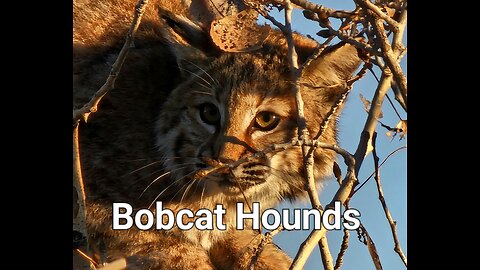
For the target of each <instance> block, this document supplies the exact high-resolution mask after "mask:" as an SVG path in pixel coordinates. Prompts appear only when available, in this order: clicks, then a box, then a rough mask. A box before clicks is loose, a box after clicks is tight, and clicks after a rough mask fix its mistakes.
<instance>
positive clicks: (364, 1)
mask: <svg viewBox="0 0 480 270" xmlns="http://www.w3.org/2000/svg"><path fill="white" fill-rule="evenodd" d="M354 1H355V3H357V4H358V5H359V6H361V7H362V8H366V9H369V10H371V11H372V12H374V13H375V14H376V15H377V16H378V17H380V18H381V19H383V20H384V21H386V22H387V23H388V24H389V25H390V26H391V27H392V28H393V32H398V31H399V30H398V29H399V23H398V22H397V21H395V20H394V19H393V18H391V17H390V16H388V15H387V14H385V13H384V12H383V11H382V10H381V9H380V8H379V7H378V6H376V5H375V4H373V3H372V2H370V1H369V0H354Z"/></svg>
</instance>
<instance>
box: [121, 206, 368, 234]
mask: <svg viewBox="0 0 480 270" xmlns="http://www.w3.org/2000/svg"><path fill="white" fill-rule="evenodd" d="M252 207H253V208H252V211H251V212H250V211H248V212H247V213H246V212H245V208H244V205H243V203H240V202H239V203H237V209H236V210H237V211H236V228H237V229H238V230H243V229H244V223H245V222H248V224H250V223H251V226H252V229H254V230H258V229H260V224H261V225H262V227H263V228H265V229H267V230H274V229H276V228H278V227H279V226H280V225H281V226H283V227H284V228H285V229H286V230H310V229H311V228H312V225H313V228H315V229H317V230H318V229H321V226H322V224H323V226H324V227H325V229H327V230H340V229H341V226H342V225H343V227H344V228H345V229H348V230H355V229H357V228H358V227H359V226H360V221H359V220H358V219H357V218H358V217H360V212H359V211H358V210H356V209H352V208H350V209H347V210H345V211H344V212H343V214H341V203H340V202H338V201H336V202H335V206H334V207H333V209H327V210H325V211H324V212H323V213H320V211H319V210H318V209H282V211H281V213H279V212H278V211H277V210H276V209H266V210H265V211H263V213H260V204H259V203H258V202H256V203H255V202H254V203H253V205H252ZM247 210H248V207H247ZM225 213H226V210H225V209H224V208H223V206H222V205H221V204H217V205H216V207H215V209H214V210H213V211H211V210H210V209H199V210H197V211H195V212H194V211H192V210H190V209H181V210H179V211H177V212H176V213H174V212H173V211H172V210H170V209H168V208H163V205H162V202H157V203H156V209H155V214H154V213H153V212H152V211H151V210H149V209H140V210H138V211H136V213H135V215H133V208H132V206H131V205H130V204H128V203H114V204H113V229H114V230H126V229H130V228H131V227H132V226H133V225H135V226H136V227H137V228H138V229H140V230H149V229H151V228H152V227H153V225H154V223H155V228H156V229H157V230H170V229H172V228H174V227H175V226H176V227H178V228H179V229H180V230H190V229H192V228H193V227H194V226H195V228H197V229H198V230H202V231H203V230H213V229H214V226H215V227H216V229H217V230H226V229H227V228H226V225H225V221H224V216H225ZM342 219H343V222H341V221H342ZM248 227H250V226H248Z"/></svg>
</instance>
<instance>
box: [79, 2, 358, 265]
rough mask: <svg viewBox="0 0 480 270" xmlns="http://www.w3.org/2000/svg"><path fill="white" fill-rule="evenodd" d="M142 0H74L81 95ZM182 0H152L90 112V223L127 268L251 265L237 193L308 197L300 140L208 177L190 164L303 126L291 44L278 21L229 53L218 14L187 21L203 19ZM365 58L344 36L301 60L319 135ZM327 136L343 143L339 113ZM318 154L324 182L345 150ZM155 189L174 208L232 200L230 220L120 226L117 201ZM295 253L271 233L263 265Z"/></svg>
mask: <svg viewBox="0 0 480 270" xmlns="http://www.w3.org/2000/svg"><path fill="white" fill-rule="evenodd" d="M136 2H137V1H136V0H108V1H100V0H98V1H97V0H90V1H88V0H85V1H81V0H76V1H74V6H73V7H74V33H73V34H74V35H73V40H74V47H73V59H74V106H75V108H79V107H80V106H82V105H83V104H85V103H86V102H87V101H88V100H89V98H90V97H91V96H92V95H93V93H94V92H95V91H96V90H97V89H98V88H99V87H100V86H101V85H102V84H103V82H104V81H105V78H106V77H107V75H108V73H109V71H110V67H111V65H112V64H113V62H114V61H115V59H116V56H117V54H118V52H119V51H120V49H121V47H122V45H123V42H124V37H125V34H126V32H127V30H128V28H129V25H130V22H131V18H132V12H133V10H134V6H135V4H136ZM182 3H183V2H180V1H150V3H149V4H148V6H147V10H146V12H145V14H144V17H143V20H142V23H141V25H140V28H139V30H138V33H137V36H136V39H135V47H134V48H132V49H131V50H130V53H129V56H128V57H127V59H126V61H125V63H124V67H123V69H122V71H121V72H120V73H119V74H118V80H117V82H116V85H115V88H114V89H113V90H112V91H111V92H110V93H108V95H107V96H105V97H104V99H103V100H102V102H101V103H100V106H99V110H98V112H97V113H95V114H93V115H92V116H91V117H90V119H89V121H88V123H87V124H83V123H81V124H80V125H81V126H80V129H79V130H80V151H81V162H82V166H83V172H84V178H85V188H86V194H87V223H88V224H87V226H88V228H89V230H90V231H91V232H93V233H94V234H93V239H94V240H95V241H98V243H101V244H100V245H99V246H102V245H103V247H104V249H105V250H106V251H107V253H108V256H109V259H110V260H113V259H115V258H119V257H126V258H127V261H128V264H129V267H134V266H136V267H138V269H246V268H247V267H248V265H249V262H250V260H249V258H250V257H249V254H251V253H249V250H250V249H249V248H250V247H251V245H252V243H254V242H255V241H257V240H258V237H256V236H258V233H257V232H256V231H254V230H236V229H235V226H234V225H235V222H234V218H235V215H236V213H235V211H236V209H235V204H236V202H245V200H247V201H248V203H252V202H259V203H260V205H261V209H265V208H269V207H274V206H275V205H276V204H277V203H278V202H280V201H281V200H284V199H288V200H294V199H296V198H302V197H305V196H306V192H305V191H304V178H303V175H304V169H303V163H302V162H303V161H302V154H301V149H300V148H299V147H293V148H290V149H287V150H285V151H279V152H271V153H268V154H266V155H264V156H260V157H259V158H256V159H253V160H249V161H247V162H244V163H241V164H239V165H238V166H235V167H232V168H230V169H229V170H219V171H216V172H214V173H211V174H209V175H207V176H205V177H204V178H201V179H197V178H193V177H192V175H193V174H194V173H195V172H196V171H198V170H200V169H203V168H207V167H210V166H215V165H218V164H228V163H232V162H235V161H237V160H239V159H240V158H242V157H245V156H249V155H251V154H253V153H256V152H258V151H261V150H262V149H264V148H266V147H268V146H269V145H271V144H277V143H285V142H289V141H290V140H291V139H292V138H293V137H294V136H297V113H296V105H295V98H294V93H293V92H292V90H291V89H292V83H291V79H290V70H289V66H288V59H287V44H286V40H285V38H284V36H283V35H282V34H281V32H279V31H276V30H275V31H273V30H272V31H271V33H270V34H269V36H268V38H267V39H266V40H265V42H264V43H263V45H262V46H261V48H260V49H258V50H255V51H251V52H242V53H227V52H223V51H221V50H220V49H218V48H217V47H216V46H215V45H214V44H213V43H212V41H211V40H210V36H209V34H208V27H205V26H204V25H201V26H200V27H198V26H197V27H189V26H192V25H195V22H194V21H191V20H190V19H189V14H188V9H187V8H186V7H185V6H184V5H183V4H182ZM190 17H191V16H190ZM187 28H188V29H187ZM192 31H194V32H192ZM295 44H296V49H297V51H298V55H299V64H302V63H303V62H305V61H306V60H307V58H308V57H309V56H311V55H312V54H313V53H314V52H315V51H316V46H317V45H316V43H315V42H313V41H312V40H310V39H308V38H305V37H303V36H301V35H298V34H295ZM360 63H361V60H360V58H359V56H358V53H357V50H356V49H355V48H354V47H353V46H351V45H348V44H344V43H341V44H338V45H336V46H333V47H329V48H327V49H326V50H324V52H323V53H322V54H321V55H320V56H318V57H316V58H315V59H313V61H312V63H311V65H309V66H308V68H307V69H306V70H305V71H304V72H303V75H302V77H301V79H300V85H301V93H302V95H303V99H304V102H305V105H304V108H305V116H306V121H307V125H308V128H309V131H310V133H311V134H316V133H317V132H318V130H319V126H320V123H321V122H322V119H323V117H325V115H326V114H327V112H328V111H329V109H330V107H331V106H332V104H333V103H334V102H335V101H336V99H337V98H338V96H339V95H340V94H342V93H343V92H344V91H345V85H346V84H345V81H346V80H347V79H348V78H350V77H351V76H352V74H353V72H354V71H355V70H356V69H357V68H358V66H359V65H360ZM321 140H322V141H325V142H328V143H335V142H336V128H335V121H330V124H329V127H328V129H327V130H326V132H325V133H324V134H323V135H322V138H321ZM314 157H315V164H314V175H315V178H316V179H317V181H318V182H319V183H320V181H321V180H322V179H324V178H325V177H326V176H328V175H329V174H330V171H331V168H332V165H333V162H334V159H335V153H334V152H332V151H329V150H322V149H318V150H317V151H316V152H315V153H314ZM157 200H159V201H162V202H163V205H164V207H165V208H169V209H171V210H173V211H178V210H180V209H182V208H189V209H191V210H192V211H196V210H198V209H201V208H206V209H213V208H214V207H215V205H216V204H222V205H223V207H224V208H225V209H226V216H225V223H226V225H227V229H226V230H225V231H220V230H211V231H199V230H197V229H195V228H193V229H191V230H187V231H182V230H180V229H178V228H173V229H172V230H167V231H161V230H155V229H152V230H146V231H142V230H139V229H134V228H135V227H133V228H132V229H129V230H113V229H112V203H114V202H126V203H129V204H131V205H132V206H133V207H134V209H139V208H148V207H151V206H152V205H155V204H154V203H153V202H155V201H157ZM247 228H248V226H247ZM290 263H291V259H290V258H289V257H288V256H287V255H286V254H285V253H284V252H282V251H281V250H280V249H279V248H278V247H276V246H275V245H274V244H268V245H267V246H266V247H265V249H264V250H263V252H262V253H261V255H260V257H259V258H258V260H257V262H256V264H255V269H288V267H289V266H290Z"/></svg>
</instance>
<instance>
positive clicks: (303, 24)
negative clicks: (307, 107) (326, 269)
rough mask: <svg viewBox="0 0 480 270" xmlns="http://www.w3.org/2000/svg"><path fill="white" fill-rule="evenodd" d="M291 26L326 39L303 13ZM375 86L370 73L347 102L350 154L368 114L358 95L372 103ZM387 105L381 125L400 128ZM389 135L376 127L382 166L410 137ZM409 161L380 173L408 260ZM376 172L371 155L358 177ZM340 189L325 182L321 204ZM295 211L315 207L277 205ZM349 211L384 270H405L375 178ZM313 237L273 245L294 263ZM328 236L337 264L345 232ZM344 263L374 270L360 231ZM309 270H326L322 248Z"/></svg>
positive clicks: (337, 4) (288, 235) (297, 234)
mask: <svg viewBox="0 0 480 270" xmlns="http://www.w3.org/2000/svg"><path fill="white" fill-rule="evenodd" d="M311 2H314V3H317V4H322V5H324V6H326V7H330V8H335V9H346V10H352V9H353V8H354V7H355V5H354V2H353V1H334V0H326V1H318V0H316V1H311ZM271 15H273V16H274V17H276V18H277V19H278V20H279V21H280V22H283V12H272V13H271ZM260 22H264V20H260ZM333 22H334V21H333ZM292 27H293V30H295V31H297V32H300V33H302V34H309V35H311V36H312V37H315V38H317V40H318V41H320V42H321V41H322V40H323V39H322V38H321V37H318V36H316V35H315V33H316V32H318V31H319V30H320V28H319V26H318V24H317V23H315V22H312V21H309V20H307V19H305V18H304V17H303V15H302V14H301V12H300V11H298V10H295V12H294V14H293V17H292ZM404 44H405V45H406V38H405V39H404ZM401 66H402V69H403V70H404V72H406V70H407V69H406V57H404V59H403V60H402V62H401ZM376 75H377V76H378V77H380V72H379V71H378V70H377V71H376ZM376 86H377V82H376V80H375V78H374V77H373V76H372V75H371V73H368V74H367V76H366V77H365V78H363V79H362V80H360V81H358V82H357V83H356V84H355V85H354V88H353V89H352V92H351V93H350V96H349V98H348V99H347V102H346V105H345V108H344V110H343V113H342V116H341V118H340V121H339V131H340V142H339V144H340V146H341V147H342V148H344V149H346V150H348V151H349V152H351V153H354V152H355V150H356V147H357V144H358V141H359V138H360V133H361V131H362V129H363V126H364V124H365V120H366V118H367V113H366V112H365V111H364V109H363V103H362V102H361V100H360V97H359V95H360V94H362V95H363V96H364V97H365V98H366V99H368V100H370V101H371V100H372V97H373V94H374V92H375V89H376ZM388 94H389V96H390V97H391V98H392V100H393V101H394V104H395V106H396V107H397V110H398V111H399V112H400V115H401V117H402V118H403V119H407V117H406V113H405V112H404V111H403V110H402V109H401V107H400V106H399V105H398V104H396V102H395V100H394V99H393V97H394V96H393V93H392V92H391V91H389V93H388ZM387 102H388V101H387V100H386V99H385V103H384V106H383V115H384V116H383V118H382V119H381V121H382V122H383V123H384V124H386V125H389V126H392V127H393V126H395V125H396V124H397V123H398V121H399V119H398V116H397V115H396V114H395V112H394V111H393V109H392V107H391V106H390V105H389V104H388V103H387ZM386 132H387V130H386V129H384V128H382V127H380V125H377V133H378V135H377V154H378V156H379V158H380V161H382V160H383V159H384V158H385V157H386V156H387V155H388V154H389V153H391V152H392V151H393V150H395V149H397V148H399V147H402V146H406V145H407V140H406V138H404V139H403V140H401V141H399V139H398V136H397V137H396V138H395V139H393V140H392V139H391V138H390V137H387V136H386V135H385V133H386ZM406 157H407V150H406V149H404V150H401V151H399V152H397V153H396V154H395V155H393V156H392V157H390V158H389V160H388V161H387V162H386V163H385V164H384V165H383V166H382V168H381V170H380V176H381V181H382V186H383V192H384V195H385V199H386V203H387V205H388V207H389V210H390V213H391V215H392V216H393V218H394V220H396V221H397V233H398V237H399V240H400V244H401V247H402V249H403V252H404V253H405V255H406V256H407V257H408V253H407V176H406V174H407V164H406V163H407V162H406ZM338 164H339V165H340V167H341V169H342V172H345V171H346V168H345V166H344V163H343V161H342V160H341V158H339V162H338ZM373 170H374V166H373V158H372V155H371V154H369V155H368V156H367V157H366V158H365V160H364V162H363V164H362V168H361V170H360V172H359V180H360V182H363V181H364V180H365V179H366V178H367V177H368V176H369V175H370V174H371V173H372V172H373ZM337 189H338V184H337V182H336V181H335V180H334V179H333V177H332V178H330V179H327V180H326V182H325V187H324V189H323V190H322V191H320V192H319V194H320V201H321V202H322V205H324V206H325V205H326V204H328V203H329V202H330V200H331V198H332V197H333V195H334V194H335V192H336V190H337ZM294 207H295V208H310V202H308V201H306V202H303V203H302V202H298V203H294V204H290V203H283V204H281V205H279V206H278V209H281V208H294ZM350 207H352V208H356V209H358V210H359V211H360V213H361V217H360V220H361V221H362V224H363V225H364V226H365V228H366V229H367V230H368V232H369V234H370V236H371V237H372V239H373V241H374V243H375V245H376V247H377V250H378V253H379V257H380V260H381V263H382V266H383V269H389V270H396V269H405V266H404V265H403V263H402V261H401V259H400V258H399V256H398V255H397V253H395V251H394V250H393V248H394V242H393V237H392V234H391V231H390V227H389V224H388V221H387V219H386V218H385V215H384V212H383V209H382V207H381V204H380V201H379V200H378V192H377V189H376V185H375V180H374V179H373V178H372V179H371V180H369V182H368V183H367V184H366V185H365V186H364V187H363V188H362V189H361V190H360V191H359V192H358V193H357V194H355V196H354V197H353V199H352V200H351V202H350ZM309 233H310V231H290V232H282V233H280V234H278V235H277V236H275V237H274V242H275V243H276V244H277V245H279V246H280V247H281V248H282V249H283V250H284V251H285V252H287V253H288V254H289V255H290V256H291V257H292V258H293V257H295V254H296V252H297V250H298V247H299V246H300V244H301V243H302V242H303V241H304V240H305V239H306V237H307V236H308V234H309ZM327 237H328V242H329V246H330V251H331V253H332V256H333V259H334V260H335V259H336V256H337V253H338V251H339V249H340V244H341V241H342V237H343V232H342V231H330V232H328V233H327ZM343 260H344V262H343V267H342V269H375V267H374V265H373V262H372V259H371V257H370V255H369V253H368V250H367V248H366V246H365V245H364V244H363V243H361V242H360V241H359V240H358V238H357V233H356V232H355V231H351V234H350V241H349V248H348V250H347V252H346V254H345V256H344V259H343ZM305 269H306V270H310V269H312V270H313V269H322V263H321V259H320V253H319V250H318V248H315V249H314V251H313V252H312V255H311V256H310V258H309V260H308V261H307V264H306V265H305Z"/></svg>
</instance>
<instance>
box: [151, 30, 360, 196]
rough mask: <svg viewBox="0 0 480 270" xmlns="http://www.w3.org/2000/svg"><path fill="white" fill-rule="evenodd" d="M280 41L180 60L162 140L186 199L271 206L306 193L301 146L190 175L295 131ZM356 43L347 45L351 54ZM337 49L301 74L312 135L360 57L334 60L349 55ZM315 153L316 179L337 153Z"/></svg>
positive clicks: (331, 134)
mask: <svg viewBox="0 0 480 270" xmlns="http://www.w3.org/2000/svg"><path fill="white" fill-rule="evenodd" d="M281 41H282V37H281V34H279V33H278V34H277V36H274V37H272V38H271V40H270V42H268V41H267V42H266V44H265V45H264V46H263V48H262V49H261V50H260V51H258V52H256V53H220V55H216V56H214V57H210V58H208V60H206V61H197V63H193V62H188V61H180V63H179V68H180V70H182V71H183V72H184V73H185V75H187V76H186V81H185V82H184V83H182V84H180V85H179V86H178V87H177V88H176V89H175V90H174V91H173V92H172V93H171V95H170V97H169V98H168V100H167V101H166V102H165V105H164V106H163V109H162V112H161V113H160V116H159V120H158V124H157V146H158V147H159V150H160V153H161V155H162V157H163V159H164V160H165V162H164V166H165V167H166V169H167V171H168V173H170V174H171V177H170V181H171V185H172V186H175V187H176V188H175V189H176V190H177V193H176V194H178V197H179V198H181V200H185V199H187V198H193V199H198V198H200V200H203V199H204V198H209V197H212V196H213V197H214V199H213V200H214V201H216V202H222V203H227V202H228V201H238V200H243V198H244V196H245V197H247V198H250V199H251V200H254V201H262V202H263V203H264V204H267V205H272V204H274V203H276V202H278V201H279V200H281V199H283V198H289V199H293V198H295V197H298V196H299V195H300V194H303V193H304V191H303V190H304V178H303V171H304V169H303V157H302V153H301V148H300V147H292V148H289V149H287V150H284V151H277V152H270V153H267V154H265V155H260V156H259V157H258V158H255V159H249V160H248V161H246V162H242V163H235V165H234V166H230V167H228V168H224V169H220V170H217V171H214V172H213V173H210V174H208V175H207V176H205V177H203V178H200V179H199V178H193V175H194V173H195V172H196V171H198V170H199V169H202V168H207V167H215V166H216V165H221V164H232V163H234V162H236V161H238V160H239V159H242V158H244V157H246V156H251V155H252V154H253V153H256V152H259V151H262V150H263V149H265V148H267V147H268V146H270V145H272V144H281V143H287V142H289V141H291V140H292V138H293V137H294V136H297V111H296V104H295V97H294V93H293V91H292V83H291V79H290V73H289V72H290V71H289V67H288V64H287V63H288V62H287V58H286V51H285V47H282V45H284V44H281V43H282V42H281ZM283 43H285V41H283ZM352 48H353V47H348V53H350V54H351V53H352ZM310 49H312V48H310ZM343 50H345V48H343ZM339 51H342V49H340V50H337V52H336V53H330V54H326V55H323V56H322V58H319V59H318V61H317V60H316V62H318V63H316V64H317V65H315V64H313V63H312V65H311V66H312V70H306V71H305V72H304V75H303V76H302V79H301V83H302V85H309V87H307V86H305V87H303V88H302V95H303V97H304V102H305V114H306V116H307V124H308V126H309V131H310V133H311V134H315V133H316V132H318V130H319V126H320V123H321V121H322V118H323V117H324V116H325V115H326V114H327V112H328V111H329V109H330V106H331V105H332V104H333V102H334V101H335V100H336V98H337V97H338V96H339V94H340V93H342V92H343V91H344V90H345V89H344V84H342V82H344V81H343V80H345V79H348V77H349V76H350V74H351V73H352V72H353V71H354V70H355V69H356V68H357V67H358V65H359V61H358V58H356V59H355V60H352V58H351V57H350V58H348V57H346V58H345V59H340V60H343V61H345V60H347V61H346V63H347V66H348V68H345V67H343V66H342V61H337V60H339V59H333V58H338V57H343V56H344V54H345V52H342V53H340V52H339ZM334 52H335V51H334ZM353 52H355V49H353ZM335 54H338V55H335ZM330 58H332V59H330ZM332 60H335V61H332ZM182 63H183V64H182ZM333 63H335V65H339V66H335V65H333ZM344 68H345V69H348V71H345V70H343V69H344ZM319 72H320V74H318V73H319ZM342 72H344V73H348V75H347V74H342ZM334 122H335V121H332V123H331V124H330V128H329V131H328V132H326V133H325V135H324V136H323V137H322V138H323V140H324V141H326V142H330V143H335V140H336V138H335V123H334ZM314 155H315V157H316V158H315V165H314V174H315V177H316V178H317V179H319V178H322V177H323V176H326V175H328V174H330V171H331V166H332V164H333V160H334V153H332V152H329V151H326V150H317V151H316V152H315V153H314Z"/></svg>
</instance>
